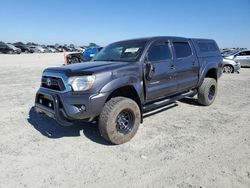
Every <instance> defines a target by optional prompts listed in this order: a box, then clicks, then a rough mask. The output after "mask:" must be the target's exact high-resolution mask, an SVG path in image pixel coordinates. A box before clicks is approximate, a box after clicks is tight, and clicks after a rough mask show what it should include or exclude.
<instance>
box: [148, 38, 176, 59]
mask: <svg viewBox="0 0 250 188" xmlns="http://www.w3.org/2000/svg"><path fill="white" fill-rule="evenodd" d="M171 58H172V54H171V51H170V48H169V45H168V42H162V43H156V44H153V45H152V46H151V47H150V49H149V52H148V60H149V61H150V62H159V61H164V60H168V59H171Z"/></svg>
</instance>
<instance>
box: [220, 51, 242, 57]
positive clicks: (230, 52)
mask: <svg viewBox="0 0 250 188" xmlns="http://www.w3.org/2000/svg"><path fill="white" fill-rule="evenodd" d="M238 52H239V50H230V51H227V52H222V53H221V55H222V56H224V57H226V56H230V55H235V54H237V53H238Z"/></svg>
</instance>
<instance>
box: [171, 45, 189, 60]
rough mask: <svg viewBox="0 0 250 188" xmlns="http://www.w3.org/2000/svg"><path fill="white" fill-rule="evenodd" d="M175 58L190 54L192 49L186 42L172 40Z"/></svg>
mask: <svg viewBox="0 0 250 188" xmlns="http://www.w3.org/2000/svg"><path fill="white" fill-rule="evenodd" d="M174 50H175V53H176V58H183V57H188V56H190V55H192V50H191V48H190V46H189V44H188V42H174Z"/></svg>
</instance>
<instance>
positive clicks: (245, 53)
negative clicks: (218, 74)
mask: <svg viewBox="0 0 250 188" xmlns="http://www.w3.org/2000/svg"><path fill="white" fill-rule="evenodd" d="M245 55H250V51H244V52H240V53H239V56H245Z"/></svg>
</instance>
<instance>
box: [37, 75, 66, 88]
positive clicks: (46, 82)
mask: <svg viewBox="0 0 250 188" xmlns="http://www.w3.org/2000/svg"><path fill="white" fill-rule="evenodd" d="M41 87H44V88H48V89H52V90H56V91H64V90H65V89H66V88H65V85H64V83H63V80H62V79H61V78H58V77H51V76H43V77H42V83H41Z"/></svg>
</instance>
